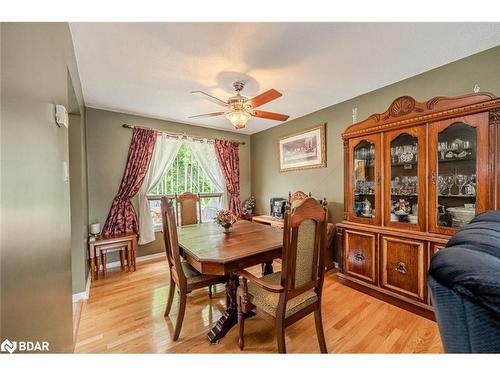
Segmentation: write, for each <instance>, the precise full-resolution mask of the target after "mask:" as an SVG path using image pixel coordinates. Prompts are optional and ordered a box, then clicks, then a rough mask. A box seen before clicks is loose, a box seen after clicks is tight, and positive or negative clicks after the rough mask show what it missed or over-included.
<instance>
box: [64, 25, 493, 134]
mask: <svg viewBox="0 0 500 375" xmlns="http://www.w3.org/2000/svg"><path fill="white" fill-rule="evenodd" d="M70 27H71V33H72V36H73V42H74V45H75V50H76V59H77V62H78V68H79V71H80V77H81V81H82V87H83V94H84V98H85V102H86V104H87V105H88V106H90V107H96V108H104V109H110V110H114V111H121V112H127V113H134V114H140V115H144V116H148V117H155V118H161V119H166V120H173V121H178V122H184V123H188V124H194V125H200V126H206V127H212V128H219V129H224V130H230V131H235V129H234V128H233V127H232V126H231V124H230V123H229V122H228V121H227V120H226V118H225V117H224V116H221V117H214V118H210V119H206V118H205V119H197V120H194V119H189V118H188V117H189V116H192V115H197V114H202V113H208V112H218V111H220V110H221V108H222V107H219V106H217V105H216V104H214V103H212V102H210V101H208V100H204V99H202V98H199V97H197V96H195V95H192V94H190V92H191V91H193V90H202V91H206V92H208V93H210V94H212V95H215V96H217V97H219V98H222V99H224V100H225V99H227V98H228V97H229V96H231V95H233V94H234V92H233V90H232V83H233V82H234V81H236V80H240V81H243V82H246V87H245V89H244V91H243V95H245V96H247V97H252V96H255V95H257V94H258V93H261V92H263V91H266V90H268V89H270V88H275V89H277V90H278V91H280V92H282V93H283V96H282V97H281V98H279V99H277V100H275V101H272V102H270V103H268V104H266V105H264V106H262V107H261V108H260V109H262V110H266V111H271V112H279V113H284V114H288V115H290V119H294V118H297V117H300V116H303V115H306V114H308V113H311V112H314V111H316V110H319V109H321V108H324V107H327V106H330V105H333V104H336V103H339V102H342V101H344V100H347V99H350V98H353V97H355V96H358V95H361V94H364V93H367V92H369V91H372V90H375V89H377V88H380V87H383V86H386V85H388V84H391V83H394V82H397V81H400V80H402V79H405V78H408V77H411V76H414V75H416V74H419V73H422V72H425V71H427V70H430V69H433V68H436V67H438V66H441V65H444V64H447V63H449V62H452V61H455V60H458V59H460V58H463V57H465V56H469V55H471V54H474V53H477V52H480V51H482V50H485V49H488V48H491V47H495V46H497V45H499V44H500V23H496V24H488V23H475V24H472V23H468V24H467V23H460V24H457V23H455V24H453V23H434V24H429V23H314V24H312V23H71V24H70ZM471 89H472V88H471ZM281 124H282V123H280V122H276V121H271V120H262V119H256V118H252V119H251V120H250V121H249V123H248V124H247V127H246V128H245V129H243V130H240V131H239V132H242V133H246V134H252V133H256V132H259V131H262V130H264V129H268V128H271V127H273V126H281ZM285 126H286V125H285Z"/></svg>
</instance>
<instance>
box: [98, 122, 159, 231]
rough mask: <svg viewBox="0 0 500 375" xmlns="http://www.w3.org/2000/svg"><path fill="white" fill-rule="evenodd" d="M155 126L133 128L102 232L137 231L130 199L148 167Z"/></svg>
mask: <svg viewBox="0 0 500 375" xmlns="http://www.w3.org/2000/svg"><path fill="white" fill-rule="evenodd" d="M156 135H157V132H156V130H153V129H138V128H134V130H133V135H132V142H131V143H130V149H129V151H128V158H127V165H126V167H125V171H124V172H123V177H122V182H121V184H120V189H119V190H118V194H117V195H116V197H115V199H114V200H113V204H112V205H111V209H110V210H109V214H108V218H107V219H106V223H105V224H104V228H103V234H105V235H110V234H119V233H125V232H135V233H139V224H138V222H137V215H136V213H135V210H134V206H133V205H132V203H131V202H130V199H131V198H132V197H133V196H134V195H136V194H137V192H138V191H139V188H140V187H141V185H142V182H143V181H144V177H145V176H146V172H147V171H148V167H149V162H150V161H151V156H152V155H153V149H154V147H155V143H156Z"/></svg>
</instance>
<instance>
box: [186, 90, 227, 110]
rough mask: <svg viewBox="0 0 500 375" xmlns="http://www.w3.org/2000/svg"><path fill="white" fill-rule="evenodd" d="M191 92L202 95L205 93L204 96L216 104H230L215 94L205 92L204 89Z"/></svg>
mask: <svg viewBox="0 0 500 375" xmlns="http://www.w3.org/2000/svg"><path fill="white" fill-rule="evenodd" d="M191 94H196V95H199V94H202V95H204V96H203V97H204V98H205V99H208V100H210V101H211V102H213V103H215V104H218V105H221V106H223V107H227V106H228V104H227V103H226V102H225V101H224V100H221V99H219V98H216V97H215V96H213V95H210V94H207V93H206V92H203V91H191Z"/></svg>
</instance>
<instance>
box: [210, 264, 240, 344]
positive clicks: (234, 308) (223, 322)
mask: <svg viewBox="0 0 500 375" xmlns="http://www.w3.org/2000/svg"><path fill="white" fill-rule="evenodd" d="M238 285H239V281H238V276H237V275H235V274H234V273H231V274H230V275H229V279H228V280H227V283H226V295H227V306H226V312H225V313H224V315H222V316H221V317H220V319H219V320H218V321H217V323H216V324H215V326H214V327H213V328H212V329H211V330H210V332H208V334H207V338H208V341H210V342H211V343H212V344H214V343H216V342H218V341H219V340H220V339H221V338H223V337H224V336H226V334H227V332H228V331H229V330H230V329H231V328H232V327H233V326H235V325H236V324H237V323H238V302H237V301H236V297H237V296H236V295H237V293H238Z"/></svg>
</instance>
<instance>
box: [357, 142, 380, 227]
mask: <svg viewBox="0 0 500 375" xmlns="http://www.w3.org/2000/svg"><path fill="white" fill-rule="evenodd" d="M353 154H354V155H353V156H354V160H353V168H354V169H353V189H354V205H353V210H354V214H355V215H356V216H357V217H364V218H371V217H374V216H375V169H374V166H375V145H374V144H373V143H370V142H368V141H362V142H360V143H359V144H358V145H357V146H356V147H355V148H354V150H353ZM367 207H368V208H367Z"/></svg>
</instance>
